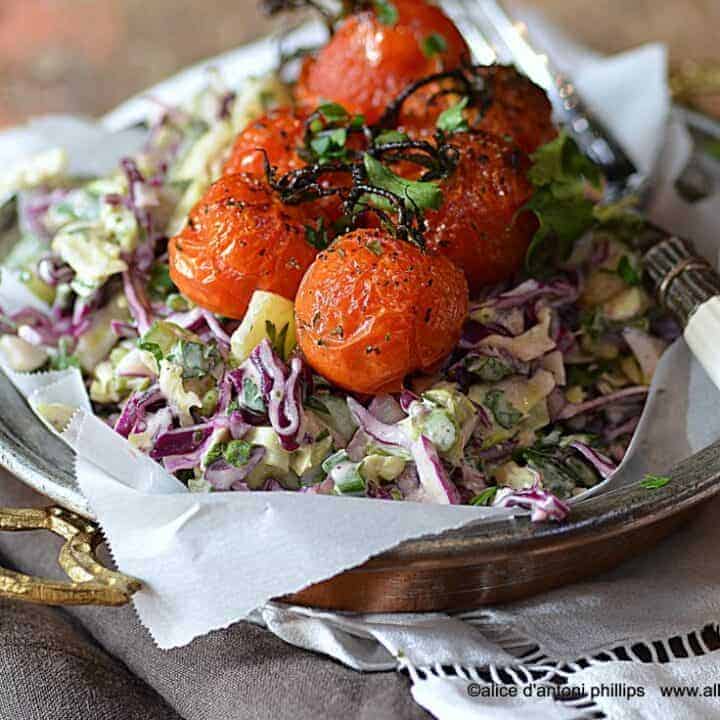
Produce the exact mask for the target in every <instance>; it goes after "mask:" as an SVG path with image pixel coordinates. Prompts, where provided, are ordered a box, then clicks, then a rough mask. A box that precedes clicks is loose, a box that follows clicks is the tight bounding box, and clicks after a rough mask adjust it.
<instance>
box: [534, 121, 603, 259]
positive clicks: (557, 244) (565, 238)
mask: <svg viewBox="0 0 720 720" xmlns="http://www.w3.org/2000/svg"><path fill="white" fill-rule="evenodd" d="M531 157H532V160H533V166H532V167H531V168H530V171H529V172H528V178H529V179H530V182H532V184H533V185H534V186H535V193H534V194H533V196H532V198H531V199H530V201H529V202H528V203H527V205H525V209H526V210H530V211H531V212H534V213H535V215H536V216H537V218H538V221H539V223H540V227H539V229H538V230H537V232H536V233H535V236H534V237H533V239H532V242H531V243H530V247H529V248H528V252H527V255H526V258H525V263H526V266H527V268H528V270H529V271H530V272H538V271H539V270H540V269H541V268H543V267H551V266H553V262H552V261H553V259H557V260H565V259H567V257H568V256H569V255H570V252H571V251H572V248H573V245H574V244H575V241H576V240H578V238H580V236H581V235H583V234H584V233H585V232H586V231H587V230H589V229H590V228H591V227H592V226H593V224H594V223H595V214H594V203H593V201H592V200H590V199H589V198H588V197H587V196H586V193H585V191H586V189H587V187H588V185H590V186H593V187H595V188H599V187H600V183H601V174H600V169H599V168H598V167H597V165H595V164H594V163H593V162H591V161H590V160H589V159H588V158H587V157H585V156H584V155H583V154H582V153H581V152H580V148H579V147H578V146H577V144H576V143H575V141H574V140H572V139H571V138H570V137H569V136H568V135H567V134H566V133H560V135H558V137H557V138H556V139H555V140H553V141H552V142H549V143H547V144H546V145H543V146H542V147H541V148H539V149H538V150H537V151H536V152H535V153H533V155H532V156H531Z"/></svg>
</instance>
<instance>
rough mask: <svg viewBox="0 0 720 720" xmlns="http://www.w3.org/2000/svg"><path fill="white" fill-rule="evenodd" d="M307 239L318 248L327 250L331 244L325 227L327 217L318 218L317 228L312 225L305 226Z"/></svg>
mask: <svg viewBox="0 0 720 720" xmlns="http://www.w3.org/2000/svg"><path fill="white" fill-rule="evenodd" d="M305 239H306V240H307V241H308V242H309V243H310V245H312V246H313V247H314V248H316V249H317V250H325V249H326V248H327V247H328V245H330V238H329V237H328V233H327V229H326V227H325V218H320V219H319V220H318V224H317V228H314V227H313V226H312V225H306V226H305Z"/></svg>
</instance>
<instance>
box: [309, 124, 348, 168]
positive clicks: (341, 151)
mask: <svg viewBox="0 0 720 720" xmlns="http://www.w3.org/2000/svg"><path fill="white" fill-rule="evenodd" d="M347 135H348V134H347V130H346V129H345V128H332V129H330V130H322V131H320V132H319V133H318V134H317V135H315V137H313V138H312V139H311V140H310V148H311V149H312V151H313V153H314V154H315V157H316V158H317V159H318V161H319V162H329V161H330V160H338V159H341V158H344V157H345V155H346V153H347V151H346V149H345V143H346V142H347Z"/></svg>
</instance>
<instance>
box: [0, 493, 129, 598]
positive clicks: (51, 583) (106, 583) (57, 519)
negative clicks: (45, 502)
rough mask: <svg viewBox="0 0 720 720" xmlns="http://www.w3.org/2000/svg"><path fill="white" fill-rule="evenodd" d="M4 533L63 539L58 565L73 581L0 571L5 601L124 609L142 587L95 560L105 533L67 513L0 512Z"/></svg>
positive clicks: (56, 509) (0, 592) (0, 590)
mask: <svg viewBox="0 0 720 720" xmlns="http://www.w3.org/2000/svg"><path fill="white" fill-rule="evenodd" d="M0 530H9V531H13V532H17V531H23V530H49V531H50V532H53V533H55V534H56V535H59V536H60V537H62V538H64V539H65V541H66V542H65V544H64V545H63V547H62V549H61V550H60V557H59V558H58V562H59V564H60V567H62V569H63V570H64V571H65V573H66V574H67V576H68V578H70V579H69V580H68V581H60V580H50V579H48V578H35V577H31V576H29V575H23V574H22V573H18V572H13V571H12V570H6V569H5V568H0V597H3V598H9V599H11V600H23V601H25V602H32V603H39V604H42V605H109V606H119V605H125V604H126V603H128V602H129V600H130V598H131V597H132V595H133V594H134V593H135V592H137V591H138V590H139V589H140V587H141V584H140V582H139V581H138V580H136V579H134V578H131V577H128V576H127V575H123V574H122V573H119V572H114V571H112V570H108V569H107V568H106V567H104V566H103V565H101V564H100V562H99V561H98V560H97V558H96V557H95V551H96V549H97V547H98V546H99V545H100V544H101V543H102V541H103V538H102V535H101V533H100V529H99V528H98V526H97V525H95V524H94V523H92V522H90V521H88V520H86V519H84V518H82V517H80V516H79V515H76V514H75V513H72V512H70V511H68V510H64V509H63V508H60V507H48V508H43V509H31V510H16V509H9V508H0Z"/></svg>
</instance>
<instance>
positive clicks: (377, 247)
mask: <svg viewBox="0 0 720 720" xmlns="http://www.w3.org/2000/svg"><path fill="white" fill-rule="evenodd" d="M365 247H366V248H367V249H368V250H369V251H370V252H371V253H372V254H373V255H377V256H378V257H380V255H382V254H383V251H382V245H381V244H380V241H379V240H371V241H370V242H369V243H366V245H365ZM340 329H341V330H342V328H340Z"/></svg>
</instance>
